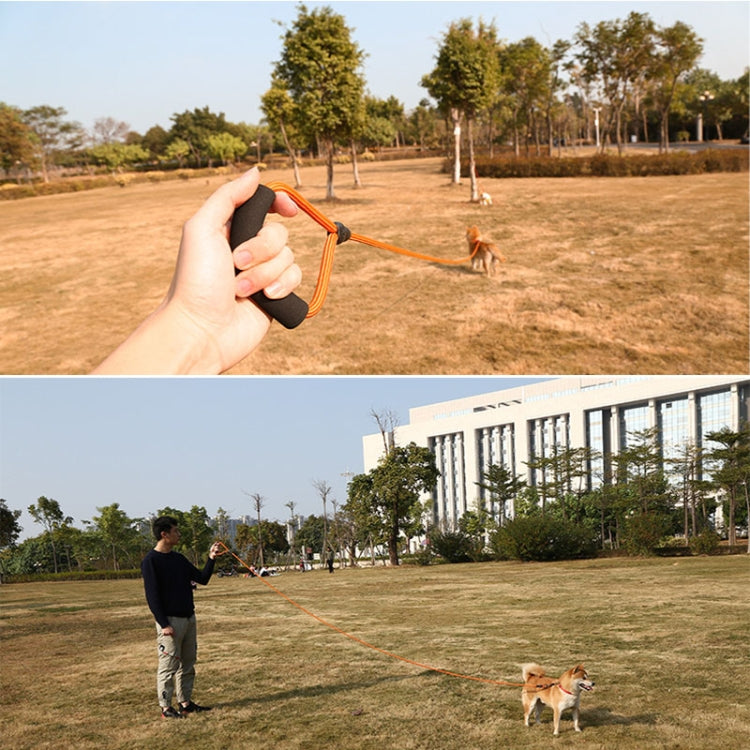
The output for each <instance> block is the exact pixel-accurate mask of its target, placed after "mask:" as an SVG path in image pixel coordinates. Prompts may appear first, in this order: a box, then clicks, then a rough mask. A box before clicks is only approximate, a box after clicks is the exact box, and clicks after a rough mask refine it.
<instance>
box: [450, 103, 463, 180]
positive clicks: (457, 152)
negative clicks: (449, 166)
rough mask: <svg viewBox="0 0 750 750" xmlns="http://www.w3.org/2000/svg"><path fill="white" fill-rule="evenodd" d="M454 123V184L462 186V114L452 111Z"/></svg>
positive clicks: (455, 110)
mask: <svg viewBox="0 0 750 750" xmlns="http://www.w3.org/2000/svg"><path fill="white" fill-rule="evenodd" d="M451 121H452V123H453V184H454V185H460V184H461V112H460V111H459V110H457V109H455V108H454V109H451Z"/></svg>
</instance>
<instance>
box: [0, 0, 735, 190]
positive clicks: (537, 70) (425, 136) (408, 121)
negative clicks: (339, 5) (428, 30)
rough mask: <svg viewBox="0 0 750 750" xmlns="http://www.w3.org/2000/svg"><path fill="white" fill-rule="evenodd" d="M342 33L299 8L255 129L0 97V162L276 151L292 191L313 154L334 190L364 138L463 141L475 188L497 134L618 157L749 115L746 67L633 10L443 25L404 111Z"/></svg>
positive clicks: (726, 128) (504, 140)
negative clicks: (582, 17)
mask: <svg viewBox="0 0 750 750" xmlns="http://www.w3.org/2000/svg"><path fill="white" fill-rule="evenodd" d="M352 35H353V32H352V30H351V29H350V28H349V27H348V26H347V24H346V20H345V18H344V17H343V16H342V15H340V14H338V13H335V12H334V11H333V10H332V9H331V8H330V7H319V8H315V9H313V10H308V9H307V8H306V6H305V5H299V6H298V15H297V18H296V19H295V21H294V22H293V23H292V24H291V26H290V27H289V28H286V29H285V30H284V34H283V36H282V49H281V54H280V58H279V60H278V61H277V62H276V63H275V65H274V67H273V70H272V71H271V76H270V85H269V88H268V90H267V91H266V92H265V93H264V94H263V95H262V97H261V109H262V112H263V115H264V120H263V122H262V123H261V124H259V125H249V124H246V123H242V122H241V123H232V122H229V121H227V120H226V118H225V116H224V114H223V113H215V112H212V111H210V109H209V108H208V107H203V108H195V109H193V110H192V111H190V110H186V111H185V112H181V113H175V114H173V115H172V117H171V120H172V125H171V127H170V128H169V129H168V130H166V129H164V128H162V127H161V126H159V125H155V126H153V127H151V128H150V129H149V130H148V131H147V132H146V133H145V134H143V135H140V134H138V133H135V132H132V131H131V130H130V129H129V126H128V125H127V124H126V123H122V122H118V121H116V120H114V119H112V118H102V119H99V120H97V121H96V123H95V124H94V127H93V129H92V130H91V131H90V132H87V131H86V130H85V129H84V128H82V127H81V126H80V124H78V123H74V122H70V121H67V120H66V119H65V117H66V111H65V109H64V108H63V107H52V106H48V105H42V106H37V107H33V108H31V109H28V110H20V109H18V108H16V107H13V106H10V105H8V104H2V103H0V167H2V168H3V169H4V170H5V171H6V174H8V175H10V176H16V177H17V179H19V180H20V178H21V175H23V174H31V173H32V172H34V173H37V172H38V173H40V174H41V175H42V179H44V180H45V181H46V180H47V179H48V178H49V172H50V169H51V168H52V167H53V166H54V167H58V168H59V167H68V168H74V169H89V170H92V169H94V168H106V169H109V170H112V171H116V170H119V169H121V168H123V167H125V166H132V165H134V164H141V165H151V166H154V165H156V166H160V165H161V166H162V167H163V166H164V165H166V164H171V165H177V166H184V165H190V166H198V167H200V166H203V165H211V164H219V163H220V164H228V163H232V162H237V161H239V160H242V159H253V160H255V161H262V159H263V158H264V157H266V156H268V154H270V153H273V152H275V151H278V152H284V153H285V154H286V155H287V157H288V158H289V159H290V160H291V163H292V167H293V170H294V174H295V181H296V186H297V187H299V186H300V185H301V175H300V165H301V163H302V157H303V156H304V155H315V156H318V157H320V158H322V159H323V160H324V162H325V164H326V166H327V193H328V197H333V196H334V187H333V185H334V180H333V170H334V164H335V163H336V160H337V159H338V160H341V159H342V158H344V159H345V160H348V161H350V162H351V165H352V171H353V177H354V182H355V185H356V184H359V174H358V168H357V159H358V155H361V154H362V152H363V150H364V149H374V148H378V147H381V146H388V145H395V146H398V145H403V144H411V145H413V146H416V147H418V148H420V149H431V148H439V149H442V150H444V151H447V152H449V153H452V155H453V163H454V170H453V171H454V181H456V182H458V181H459V173H458V169H459V166H458V165H459V163H460V153H461V148H462V145H465V146H466V147H468V149H469V157H470V162H471V164H472V168H471V169H470V174H471V175H472V196H473V197H476V196H475V195H474V193H475V192H476V185H475V176H474V170H473V159H474V151H475V148H481V149H482V150H484V151H485V152H487V153H489V154H493V153H494V152H495V150H496V149H497V150H499V149H501V148H502V147H503V146H504V145H505V144H510V147H511V148H512V152H513V154H514V155H515V156H519V155H521V153H522V152H523V153H525V154H527V155H528V154H529V153H530V152H531V151H532V150H533V151H534V153H536V154H541V153H542V152H543V151H544V152H546V153H548V154H550V155H551V154H552V153H553V152H554V149H555V148H560V147H561V145H562V144H575V143H583V142H585V143H594V142H597V143H598V144H599V145H601V147H602V148H605V147H606V146H607V145H609V144H612V145H615V146H616V147H617V149H618V152H622V149H623V148H624V145H625V144H626V143H627V142H628V140H629V139H631V138H637V139H638V140H643V141H651V140H655V141H658V142H659V144H660V148H662V149H664V150H667V149H668V148H669V144H670V141H671V140H674V139H675V138H680V139H683V138H689V137H691V135H692V134H693V133H694V131H695V122H696V119H697V118H698V117H699V116H700V117H702V118H703V121H704V129H705V130H704V132H710V134H711V135H712V136H714V137H716V138H718V139H720V138H722V137H724V136H727V135H728V136H730V137H739V136H740V135H743V134H744V133H745V132H746V130H747V126H748V87H749V84H748V71H747V70H746V71H745V72H744V74H743V75H742V76H741V77H740V78H738V79H736V80H730V81H723V80H721V79H720V78H719V77H718V76H717V75H716V74H714V73H712V72H711V71H708V70H705V69H702V68H699V67H698V66H697V62H698V60H699V59H700V55H701V53H702V50H703V41H702V40H701V38H700V37H699V36H698V35H697V33H696V32H695V31H694V30H693V29H692V28H691V27H689V26H688V25H687V24H684V23H682V22H679V21H678V22H676V23H675V24H673V25H672V26H668V27H661V26H659V25H658V24H656V23H655V22H654V21H653V19H651V17H650V16H649V15H648V14H647V13H637V12H632V13H630V14H629V15H628V16H627V18H625V19H615V20H612V21H602V22H600V23H598V24H596V25H594V26H590V25H589V24H588V23H585V22H583V23H581V24H580V25H579V27H578V29H577V31H576V33H575V35H574V38H573V39H572V40H557V41H556V42H554V43H553V44H552V45H551V46H545V45H543V44H541V43H539V42H538V41H537V40H536V39H534V38H533V37H526V38H524V39H522V40H520V41H517V42H512V43H508V42H506V41H503V40H502V39H501V38H500V37H499V33H498V30H497V27H496V26H495V24H494V23H485V22H484V21H479V22H478V23H476V24H475V23H474V22H473V21H472V20H471V19H461V20H458V21H455V22H453V23H451V24H450V26H449V28H448V30H447V31H446V32H445V33H444V34H443V35H442V37H441V39H440V40H439V42H438V47H437V50H436V55H435V67H434V68H433V70H432V71H430V72H428V73H426V74H425V75H424V76H423V77H422V79H421V82H420V83H421V86H422V87H424V88H425V91H426V93H427V94H428V95H429V98H428V97H425V99H423V100H422V101H421V102H420V103H419V105H418V106H417V107H416V108H414V109H413V110H412V111H410V112H408V113H407V112H406V111H405V107H404V105H403V104H402V103H401V102H399V101H398V100H397V99H396V98H395V97H393V96H391V97H389V98H387V99H378V98H376V97H373V96H371V95H370V94H369V93H368V92H367V85H366V81H365V78H364V74H363V72H362V63H363V60H364V57H365V52H364V51H363V50H362V49H361V48H360V47H359V45H358V44H357V43H356V42H355V41H354V40H353V38H352ZM595 131H597V132H596V133H595Z"/></svg>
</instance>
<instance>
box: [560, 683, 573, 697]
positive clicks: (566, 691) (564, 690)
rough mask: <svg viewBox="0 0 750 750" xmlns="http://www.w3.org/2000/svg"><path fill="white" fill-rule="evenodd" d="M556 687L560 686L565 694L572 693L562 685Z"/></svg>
mask: <svg viewBox="0 0 750 750" xmlns="http://www.w3.org/2000/svg"><path fill="white" fill-rule="evenodd" d="M557 687H559V688H560V690H562V691H563V693H565V694H566V695H573V693H571V692H570V690H566V689H565V688H564V687H563V686H562V685H558V686H557Z"/></svg>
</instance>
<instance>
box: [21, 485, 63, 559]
mask: <svg viewBox="0 0 750 750" xmlns="http://www.w3.org/2000/svg"><path fill="white" fill-rule="evenodd" d="M28 511H29V513H30V514H31V517H32V518H33V519H34V520H35V521H36V522H37V523H40V524H41V525H42V526H44V529H45V531H46V533H47V538H48V540H49V542H50V544H51V546H52V562H53V567H54V570H55V573H57V549H56V546H55V533H54V532H55V531H56V530H57V529H59V528H60V526H61V525H62V524H63V523H70V522H72V520H73V519H72V518H66V517H65V516H64V515H63V512H62V510H61V509H60V503H58V502H57V500H53V499H52V498H51V497H49V498H48V497H44V495H42V496H41V497H39V498H38V499H37V501H36V503H35V504H34V505H29V507H28Z"/></svg>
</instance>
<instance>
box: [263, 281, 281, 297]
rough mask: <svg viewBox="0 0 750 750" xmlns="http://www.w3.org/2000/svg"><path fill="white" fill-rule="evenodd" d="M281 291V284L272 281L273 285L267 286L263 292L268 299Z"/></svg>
mask: <svg viewBox="0 0 750 750" xmlns="http://www.w3.org/2000/svg"><path fill="white" fill-rule="evenodd" d="M282 289H283V287H282V286H281V282H280V281H274V282H273V284H269V285H268V286H267V287H266V288H265V290H264V291H265V293H266V294H267V295H268V296H269V297H276V296H278V295H279V294H280V293H281V290H282Z"/></svg>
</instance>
